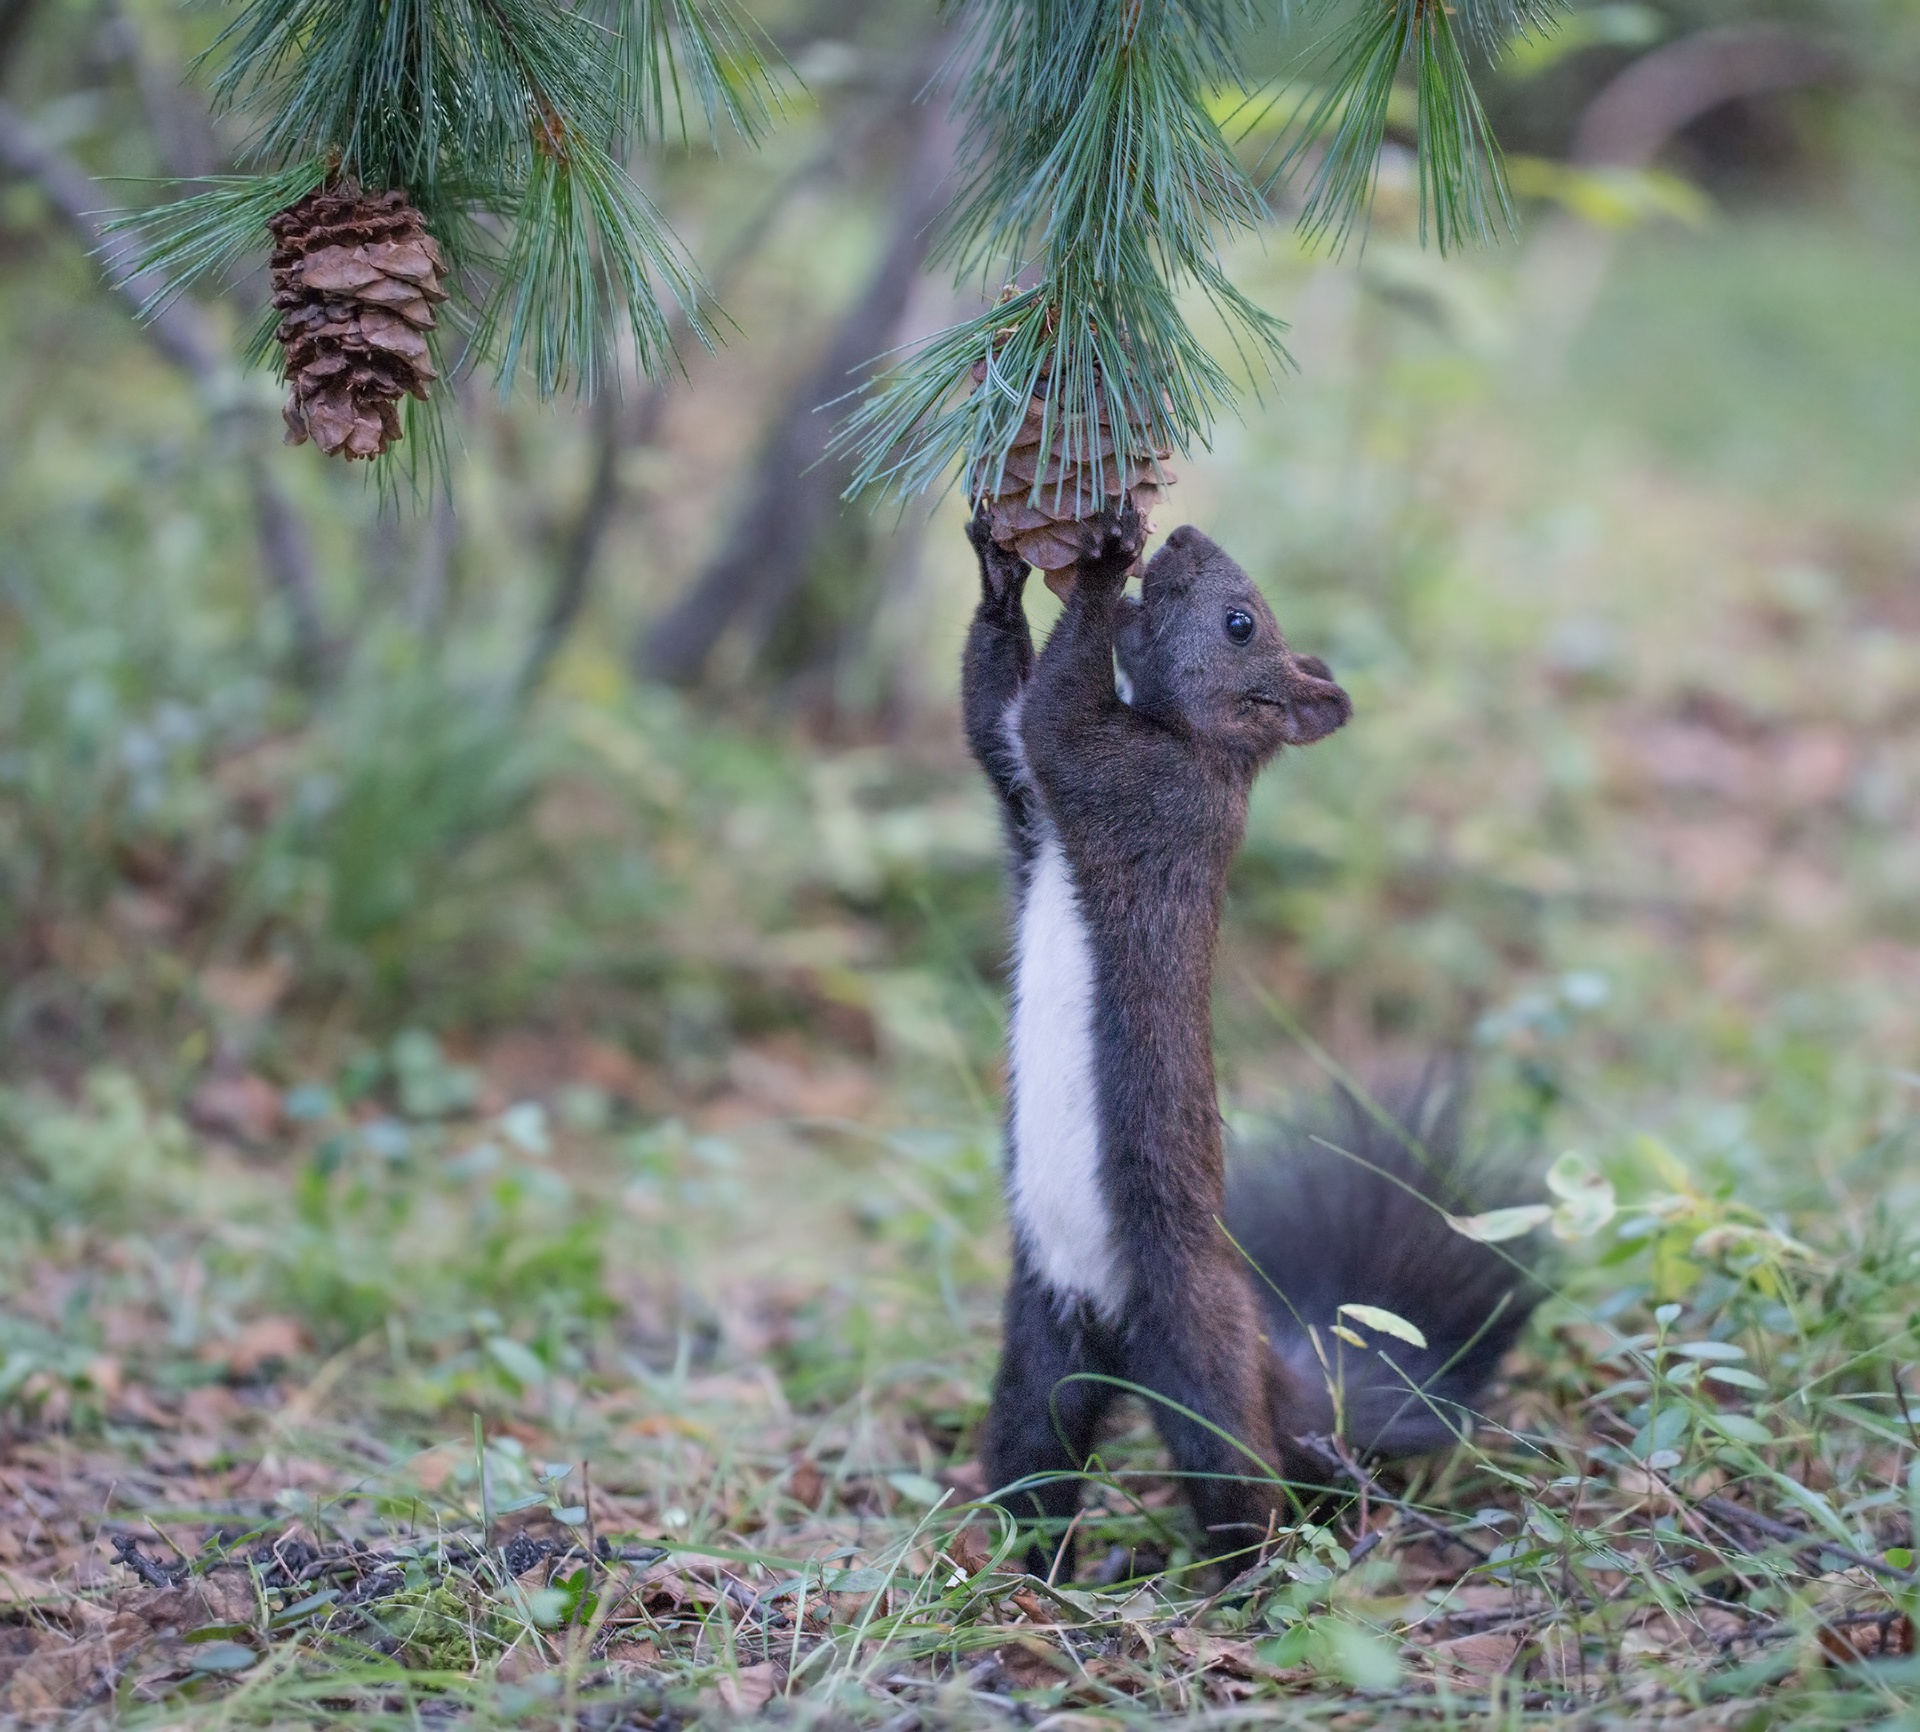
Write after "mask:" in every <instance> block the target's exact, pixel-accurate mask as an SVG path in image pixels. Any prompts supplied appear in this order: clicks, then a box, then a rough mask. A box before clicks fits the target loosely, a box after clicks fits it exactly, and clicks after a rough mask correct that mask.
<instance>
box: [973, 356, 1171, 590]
mask: <svg viewBox="0 0 1920 1732" xmlns="http://www.w3.org/2000/svg"><path fill="white" fill-rule="evenodd" d="M973 376H974V380H975V382H976V383H984V382H985V380H986V376H987V370H986V365H985V363H984V362H976V363H975V365H974V369H973ZM1046 409H1047V400H1046V399H1045V398H1044V397H1035V398H1033V399H1032V401H1031V402H1029V403H1028V405H1027V413H1026V418H1025V420H1024V421H1022V423H1021V425H1020V433H1019V437H1018V438H1016V439H1015V441H1014V444H1013V449H1012V450H1011V451H1009V452H1008V453H1007V461H1006V464H1005V466H1004V468H1003V469H1002V471H1001V474H1000V476H999V478H998V481H997V483H996V482H995V479H994V477H992V476H991V475H985V476H979V477H976V479H975V485H974V486H973V488H972V489H971V495H972V497H973V499H974V501H975V502H976V503H977V502H978V501H980V500H982V499H984V500H985V501H986V504H987V523H988V527H989V528H990V529H991V531H992V534H993V539H994V540H995V541H997V542H998V543H999V544H1000V545H1001V546H1002V547H1005V548H1009V549H1011V550H1012V551H1013V552H1015V553H1018V554H1019V555H1020V557H1021V558H1022V559H1024V560H1025V561H1026V562H1027V563H1028V564H1029V565H1035V566H1038V567H1039V568H1040V571H1041V574H1042V576H1043V577H1044V578H1045V579H1046V582H1047V587H1048V588H1049V589H1051V590H1053V591H1054V592H1055V593H1056V594H1064V593H1065V591H1066V589H1067V586H1068V585H1069V584H1071V583H1072V581H1073V574H1072V569H1071V568H1072V567H1073V566H1074V565H1076V564H1077V563H1078V562H1079V561H1080V559H1081V558H1082V557H1083V556H1085V555H1086V554H1088V553H1090V552H1092V551H1093V547H1094V543H1095V541H1096V540H1097V538H1098V536H1099V530H1098V528H1097V527H1096V526H1095V525H1094V524H1093V522H1092V521H1091V520H1092V519H1093V518H1095V517H1097V516H1098V515H1099V514H1100V513H1101V512H1102V511H1105V510H1108V509H1110V508H1111V507H1113V506H1115V505H1117V504H1118V503H1119V502H1120V496H1121V494H1122V493H1123V492H1124V493H1126V494H1127V495H1129V496H1130V497H1131V498H1132V500H1133V504H1134V509H1135V510H1137V511H1138V512H1139V513H1140V516H1141V518H1142V520H1143V521H1144V522H1145V523H1146V525H1147V527H1148V528H1149V529H1151V528H1152V527H1153V508H1154V506H1155V505H1157V504H1158V503H1159V501H1160V495H1161V493H1162V491H1163V490H1164V489H1165V488H1166V487H1168V486H1169V485H1171V484H1172V482H1173V480H1174V479H1175V477H1174V475H1173V472H1172V471H1171V470H1169V469H1168V468H1166V467H1165V459H1166V458H1168V457H1170V456H1171V455H1172V452H1170V451H1166V450H1156V451H1154V452H1153V453H1152V454H1151V455H1150V456H1143V455H1140V454H1139V452H1140V450H1141V447H1142V441H1141V440H1140V439H1139V438H1138V437H1136V438H1135V439H1133V440H1130V441H1129V442H1128V443H1129V446H1130V448H1131V449H1130V450H1129V452H1128V454H1127V458H1126V461H1125V463H1124V465H1122V464H1117V463H1116V462H1115V461H1114V443H1113V428H1112V424H1111V421H1110V419H1109V417H1108V414H1107V411H1106V410H1105V408H1104V407H1103V408H1102V410H1101V413H1100V436H1099V439H1098V441H1097V443H1096V444H1095V445H1094V446H1092V447H1090V448H1089V447H1085V446H1082V447H1080V448H1078V449H1076V450H1075V451H1074V453H1073V457H1072V459H1071V460H1068V459H1067V458H1065V457H1064V456H1063V455H1062V450H1061V447H1062V440H1061V437H1060V433H1061V429H1060V427H1059V425H1058V424H1057V423H1056V424H1055V427H1054V430H1053V449H1052V451H1051V453H1050V454H1049V455H1048V458H1047V463H1046V467H1045V468H1044V469H1042V468H1041V466H1040V427H1041V420H1042V417H1043V416H1044V415H1045V414H1046ZM1102 459H1104V461H1101V460H1102ZM1036 479H1037V480H1038V482H1039V486H1038V489H1037V490H1036V489H1035V485H1034V484H1035V481H1036Z"/></svg>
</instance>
